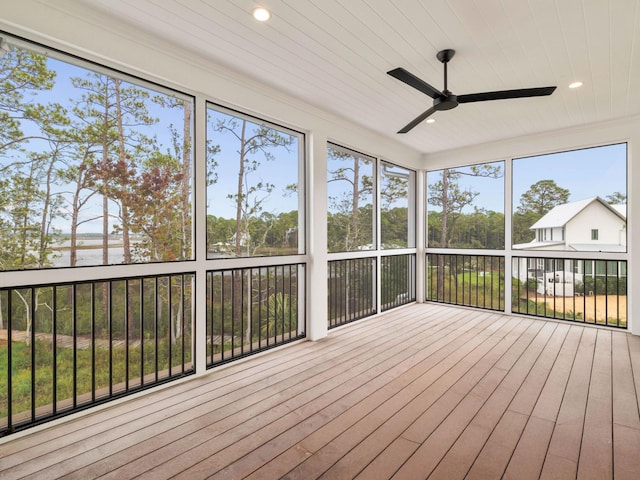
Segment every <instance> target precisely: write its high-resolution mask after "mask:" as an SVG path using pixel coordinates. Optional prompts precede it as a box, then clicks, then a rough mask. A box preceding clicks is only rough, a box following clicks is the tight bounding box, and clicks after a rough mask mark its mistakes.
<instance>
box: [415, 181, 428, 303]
mask: <svg viewBox="0 0 640 480" xmlns="http://www.w3.org/2000/svg"><path fill="white" fill-rule="evenodd" d="M425 183H426V172H425V171H424V170H418V171H417V172H416V187H415V192H416V198H415V205H416V209H415V212H416V215H415V231H416V302H418V303H423V302H425V301H426V298H425V285H426V271H427V266H426V264H427V257H426V249H425V246H426V238H425V231H426V218H427V216H426V212H425V203H426V196H425V195H426V192H425Z"/></svg>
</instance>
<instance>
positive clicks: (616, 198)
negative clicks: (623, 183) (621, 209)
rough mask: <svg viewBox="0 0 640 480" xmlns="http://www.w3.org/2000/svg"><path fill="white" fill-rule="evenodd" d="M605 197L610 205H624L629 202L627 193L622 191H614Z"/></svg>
mask: <svg viewBox="0 0 640 480" xmlns="http://www.w3.org/2000/svg"><path fill="white" fill-rule="evenodd" d="M605 198H606V200H607V202H608V203H609V204H610V205H622V204H625V203H627V195H626V194H624V193H620V192H613V193H612V194H611V195H607V196H606V197H605Z"/></svg>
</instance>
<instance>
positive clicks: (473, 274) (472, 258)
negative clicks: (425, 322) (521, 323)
mask: <svg viewBox="0 0 640 480" xmlns="http://www.w3.org/2000/svg"><path fill="white" fill-rule="evenodd" d="M426 270H427V285H426V290H427V291H426V296H427V300H428V301H431V302H439V303H448V304H454V305H466V306H472V307H479V308H487V309H490V310H504V292H505V281H504V257H501V256H494V255H459V254H440V253H429V254H427V269H426Z"/></svg>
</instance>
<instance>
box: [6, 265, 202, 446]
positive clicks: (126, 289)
mask: <svg viewBox="0 0 640 480" xmlns="http://www.w3.org/2000/svg"><path fill="white" fill-rule="evenodd" d="M193 280H194V274H193V273H181V274H171V275H159V276H144V277H134V278H126V279H108V280H96V281H89V282H75V283H61V284H52V285H46V286H21V287H11V288H2V289H0V434H2V435H4V434H8V433H12V432H14V431H16V430H19V429H22V428H26V427H29V426H33V425H35V424H37V423H41V422H43V421H47V420H51V419H53V418H57V417H60V416H63V415H66V414H69V413H72V412H75V411H78V410H81V409H84V408H87V407H90V406H92V405H95V404H98V403H102V402H104V401H107V400H110V399H113V398H115V397H120V396H123V395H126V394H129V393H132V392H135V391H139V390H141V389H143V388H148V387H150V386H153V385H157V384H159V383H163V382H166V381H168V380H171V379H173V378H177V377H182V376H184V375H187V374H191V373H193V371H194V369H193V363H192V358H193V347H192V331H193V329H192V326H193V311H192V295H193Z"/></svg>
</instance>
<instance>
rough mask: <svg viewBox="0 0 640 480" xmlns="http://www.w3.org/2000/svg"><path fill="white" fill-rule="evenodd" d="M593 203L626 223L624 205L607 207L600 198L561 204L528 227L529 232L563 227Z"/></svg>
mask: <svg viewBox="0 0 640 480" xmlns="http://www.w3.org/2000/svg"><path fill="white" fill-rule="evenodd" d="M593 202H600V203H601V204H602V205H603V206H604V207H606V208H607V209H608V210H610V211H611V212H612V213H613V214H615V215H616V216H618V217H620V218H621V219H622V220H625V221H626V219H627V218H626V205H609V204H608V203H607V202H606V201H605V200H603V199H602V198H600V197H591V198H587V199H584V200H577V201H575V202H569V203H563V204H562V205H557V206H555V207H553V208H552V209H551V210H549V212H547V214H546V215H544V216H543V217H542V218H541V219H540V220H538V221H537V222H536V223H534V224H533V225H531V227H529V228H530V229H531V230H536V229H539V228H555V227H564V226H565V225H566V224H567V223H569V221H570V220H571V219H572V218H574V217H575V216H576V215H578V214H579V213H580V212H581V211H582V210H584V209H585V208H587V206H589V205H591V204H592V203H593Z"/></svg>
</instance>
